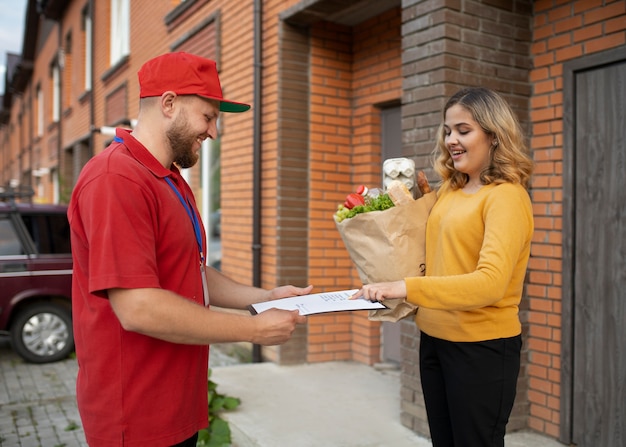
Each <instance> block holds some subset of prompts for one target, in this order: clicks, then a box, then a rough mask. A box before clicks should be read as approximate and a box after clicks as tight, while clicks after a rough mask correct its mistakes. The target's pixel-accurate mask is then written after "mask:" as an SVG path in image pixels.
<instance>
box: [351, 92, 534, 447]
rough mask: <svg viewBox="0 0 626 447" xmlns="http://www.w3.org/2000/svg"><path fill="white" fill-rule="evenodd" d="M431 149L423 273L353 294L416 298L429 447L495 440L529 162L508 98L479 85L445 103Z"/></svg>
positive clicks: (512, 347)
mask: <svg viewBox="0 0 626 447" xmlns="http://www.w3.org/2000/svg"><path fill="white" fill-rule="evenodd" d="M435 151H436V153H438V156H437V157H436V159H435V162H434V167H435V170H436V171H437V172H438V174H440V175H441V177H442V179H443V182H442V184H441V186H440V188H439V190H438V192H437V202H436V204H435V206H434V207H433V209H432V211H431V214H430V216H429V219H428V225H427V228H426V276H424V277H415V278H405V279H404V280H403V281H396V282H388V283H377V284H369V285H365V286H363V288H362V289H361V290H360V291H359V292H358V293H357V295H356V296H355V297H359V296H362V297H364V298H366V299H369V300H378V301H383V300H385V299H387V298H401V297H406V299H407V300H408V301H409V302H411V303H414V304H416V305H417V306H419V309H418V312H417V315H416V318H415V321H416V323H417V325H418V327H419V328H420V330H421V341H420V374H421V382H422V389H423V392H424V399H425V403H426V411H427V415H428V423H429V426H430V432H431V437H432V441H433V446H435V447H440V446H471V447H476V446H504V435H505V429H506V424H507V421H508V418H509V415H510V413H511V409H512V407H513V401H514V399H515V391H516V382H517V376H518V373H519V367H520V351H521V346H522V340H521V332H522V328H521V323H520V320H519V316H518V310H519V309H518V306H519V303H520V300H521V296H522V290H523V286H524V277H525V273H526V267H527V264H528V258H529V254H530V242H531V237H532V233H533V215H532V209H531V202H530V198H529V195H528V192H527V190H526V189H527V188H528V186H529V182H530V175H531V172H532V167H533V164H532V160H531V158H530V157H529V155H528V153H527V149H526V146H525V144H524V138H523V135H522V132H521V129H520V126H519V123H518V121H517V119H516V118H515V115H514V114H513V112H512V110H511V109H510V107H509V105H508V104H507V103H506V102H505V101H504V100H503V99H502V98H501V97H500V96H499V95H498V94H497V93H495V92H493V91H491V90H489V89H486V88H467V89H464V90H461V91H459V92H458V93H456V94H455V95H454V96H452V97H451V98H450V99H449V100H448V102H447V103H446V105H445V107H444V109H443V123H442V124H441V126H440V128H439V131H438V137H437V147H436V150H435Z"/></svg>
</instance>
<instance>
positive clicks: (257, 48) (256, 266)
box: [252, 0, 263, 363]
mask: <svg viewBox="0 0 626 447" xmlns="http://www.w3.org/2000/svg"><path fill="white" fill-rule="evenodd" d="M262 7H263V2H262V0H254V30H253V32H254V75H253V76H254V92H253V93H254V108H253V109H252V113H253V126H254V128H253V135H252V140H253V143H252V144H253V162H252V163H253V167H252V169H253V174H252V175H253V179H252V183H253V186H252V194H253V196H252V283H253V285H254V286H255V287H261V97H262V95H261V79H262V68H263V67H262V57H261V56H262V55H261V49H262V46H261V44H262V39H261V34H262V26H263V23H262ZM252 361H253V362H255V363H259V362H262V361H263V356H262V353H261V346H260V345H257V344H253V345H252Z"/></svg>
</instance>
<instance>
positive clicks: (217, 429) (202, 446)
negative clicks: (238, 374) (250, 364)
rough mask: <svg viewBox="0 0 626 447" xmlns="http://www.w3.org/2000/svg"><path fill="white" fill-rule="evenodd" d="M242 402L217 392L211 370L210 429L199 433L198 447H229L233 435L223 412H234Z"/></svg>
mask: <svg viewBox="0 0 626 447" xmlns="http://www.w3.org/2000/svg"><path fill="white" fill-rule="evenodd" d="M240 403H241V400H240V399H238V398H236V397H230V396H226V395H224V394H220V393H218V392H217V384H216V383H215V382H213V381H212V380H211V370H209V427H208V428H206V429H204V430H200V432H199V433H198V443H197V444H196V446H197V447H228V446H230V445H231V442H232V441H231V434H230V427H229V426H228V422H226V421H225V420H224V419H222V418H221V417H220V413H222V411H230V410H234V409H235V408H237V407H238V406H239V404H240Z"/></svg>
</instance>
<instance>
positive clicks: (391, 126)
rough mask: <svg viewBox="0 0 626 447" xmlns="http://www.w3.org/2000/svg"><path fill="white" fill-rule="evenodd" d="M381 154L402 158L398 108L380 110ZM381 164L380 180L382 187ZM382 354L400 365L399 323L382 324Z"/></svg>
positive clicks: (388, 360)
mask: <svg viewBox="0 0 626 447" xmlns="http://www.w3.org/2000/svg"><path fill="white" fill-rule="evenodd" d="M380 115H381V130H382V135H381V142H382V145H381V152H382V159H383V161H385V160H387V159H389V158H399V157H402V122H401V120H402V115H401V110H400V106H394V107H388V108H385V109H382V110H381V113H380ZM382 172H383V170H382V164H381V169H380V180H381V186H382V179H383V174H382ZM381 335H382V343H381V344H382V352H381V360H382V361H383V362H390V363H395V364H398V365H399V364H400V363H401V362H402V355H401V350H400V338H401V333H400V323H389V322H384V323H383V324H382V334H381Z"/></svg>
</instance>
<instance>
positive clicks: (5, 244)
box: [0, 216, 25, 256]
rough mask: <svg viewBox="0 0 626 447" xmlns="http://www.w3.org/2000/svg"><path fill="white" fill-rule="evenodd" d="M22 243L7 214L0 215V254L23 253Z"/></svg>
mask: <svg viewBox="0 0 626 447" xmlns="http://www.w3.org/2000/svg"><path fill="white" fill-rule="evenodd" d="M23 254H25V253H24V250H23V249H22V244H21V243H20V240H19V238H18V236H17V233H16V232H15V228H14V227H13V224H12V223H11V221H10V220H9V219H8V217H7V216H0V256H10V255H23Z"/></svg>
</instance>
